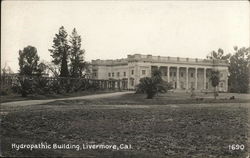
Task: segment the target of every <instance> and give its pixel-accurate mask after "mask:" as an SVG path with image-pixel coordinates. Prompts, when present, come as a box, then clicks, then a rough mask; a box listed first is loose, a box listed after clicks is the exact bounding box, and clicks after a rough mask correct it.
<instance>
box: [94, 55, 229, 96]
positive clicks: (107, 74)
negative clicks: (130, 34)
mask: <svg viewBox="0 0 250 158" xmlns="http://www.w3.org/2000/svg"><path fill="white" fill-rule="evenodd" d="M91 65H92V66H91V69H92V78H93V79H104V80H107V79H117V80H122V81H123V82H122V84H123V87H125V88H126V89H135V87H136V85H137V84H138V83H139V80H140V79H141V78H143V77H150V76H151V73H152V71H153V70H154V69H160V71H161V72H162V78H163V79H164V80H165V81H168V82H171V83H172V84H173V86H174V89H176V91H189V90H191V89H192V88H194V89H195V90H196V91H212V90H213V87H212V85H211V81H210V80H209V78H210V76H209V75H210V72H211V71H212V70H218V71H219V72H220V83H219V86H218V90H219V91H221V92H226V91H227V90H228V63H227V62H226V61H222V60H210V59H197V58H196V59H193V58H180V57H162V56H152V55H142V54H134V55H128V56H127V58H125V59H116V60H100V59H97V60H92V62H91Z"/></svg>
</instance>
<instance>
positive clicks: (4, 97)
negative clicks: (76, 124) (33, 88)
mask: <svg viewBox="0 0 250 158" xmlns="http://www.w3.org/2000/svg"><path fill="white" fill-rule="evenodd" d="M111 92H115V90H99V91H94V90H92V91H79V92H75V93H64V94H45V95H28V96H27V97H22V96H21V94H16V93H11V94H9V95H1V96H0V103H5V102H12V101H23V100H43V99H57V98H69V97H77V96H84V95H92V94H101V93H111Z"/></svg>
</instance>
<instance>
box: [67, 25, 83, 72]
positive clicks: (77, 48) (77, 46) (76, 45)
mask: <svg viewBox="0 0 250 158" xmlns="http://www.w3.org/2000/svg"><path fill="white" fill-rule="evenodd" d="M69 42H70V61H71V64H70V73H71V76H72V77H81V76H82V71H83V70H84V66H85V64H84V50H83V49H81V36H80V35H78V34H77V32H76V29H75V28H74V29H73V32H72V35H71V36H70V41H69Z"/></svg>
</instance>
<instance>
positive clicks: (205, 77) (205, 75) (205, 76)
mask: <svg viewBox="0 0 250 158" xmlns="http://www.w3.org/2000/svg"><path fill="white" fill-rule="evenodd" d="M206 83H207V71H206V68H204V89H207V87H206Z"/></svg>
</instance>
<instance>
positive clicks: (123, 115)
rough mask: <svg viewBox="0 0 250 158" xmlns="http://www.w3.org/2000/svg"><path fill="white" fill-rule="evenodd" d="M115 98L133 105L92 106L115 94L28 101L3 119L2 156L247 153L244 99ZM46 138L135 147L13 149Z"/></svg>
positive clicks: (190, 155) (185, 155)
mask: <svg viewBox="0 0 250 158" xmlns="http://www.w3.org/2000/svg"><path fill="white" fill-rule="evenodd" d="M123 97H124V96H123ZM127 97H128V96H126V97H125V98H126V99H127ZM138 97H139V96H138ZM125 98H123V99H125ZM117 99H118V100H120V103H121V102H122V103H123V102H125V101H126V103H128V102H129V103H130V102H131V104H132V105H131V107H132V108H126V106H125V105H122V104H120V105H119V106H120V107H119V106H117V107H116V106H114V107H112V106H101V105H100V106H91V105H92V104H93V103H94V102H96V103H98V102H99V103H100V104H101V103H102V104H103V103H104V102H103V101H107V104H110V103H113V104H115V102H116V103H119V102H118V100H116V101H114V102H112V100H115V99H114V98H113V99H111V100H109V99H107V98H106V99H101V100H100V99H95V100H94V101H92V102H84V101H83V100H82V101H80V100H77V101H76V104H74V105H73V104H72V102H70V103H69V102H64V105H63V104H60V105H58V102H57V103H56V104H54V103H53V106H52V107H51V105H52V104H51V105H40V106H27V107H24V108H23V109H19V110H18V111H15V112H10V113H8V114H7V115H5V116H4V117H3V118H2V128H1V133H2V153H3V155H4V156H50V157H52V156H53V157H54V156H69V157H74V156H78V157H79V156H80V157H149V158H151V157H157V158H158V157H225V158H228V157H229V158H230V157H246V154H247V153H246V152H247V151H246V149H247V143H246V141H247V130H248V129H247V125H246V124H247V121H248V120H247V119H248V118H247V116H248V114H247V110H246V107H245V106H242V105H247V104H246V103H245V104H244V103H235V106H231V107H230V108H229V107H228V105H226V104H214V106H209V105H207V106H204V107H202V106H200V105H199V104H176V105H175V106H167V105H159V106H147V107H140V106H134V107H133V104H134V101H135V100H137V101H138V102H140V98H137V99H135V100H133V99H132V100H123V99H122V97H117ZM141 99H142V98H141ZM147 101H148V100H147ZM144 102H146V101H144ZM88 103H90V104H88ZM57 105H58V106H57ZM216 105H217V106H216ZM56 107H57V108H56ZM66 107H67V108H66ZM70 107H72V108H70ZM45 141H46V142H48V143H51V144H52V143H58V144H61V143H71V144H82V143H95V144H98V143H104V144H117V145H119V144H121V143H124V144H131V145H132V149H130V150H125V151H122V150H120V151H112V150H81V151H75V150H34V151H29V150H20V151H16V150H14V149H11V143H16V144H19V143H24V144H28V143H40V142H45ZM231 144H244V145H245V150H243V151H230V150H229V149H228V147H229V145H231Z"/></svg>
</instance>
